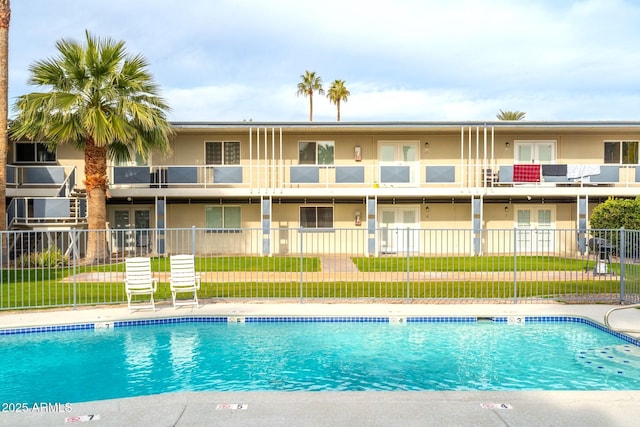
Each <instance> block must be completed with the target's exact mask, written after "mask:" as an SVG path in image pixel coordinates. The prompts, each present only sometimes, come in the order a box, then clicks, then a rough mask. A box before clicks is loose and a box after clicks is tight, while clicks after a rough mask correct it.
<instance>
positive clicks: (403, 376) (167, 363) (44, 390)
mask: <svg viewBox="0 0 640 427" xmlns="http://www.w3.org/2000/svg"><path fill="white" fill-rule="evenodd" d="M271 320H272V321H269V322H267V321H264V319H263V321H256V322H255V323H244V324H232V323H227V322H226V318H224V319H218V320H216V321H214V322H210V321H207V322H204V321H194V320H193V319H192V320H187V319H182V320H180V321H178V322H177V323H171V324H154V325H145V326H122V327H115V328H109V329H95V330H94V329H87V330H74V331H61V332H47V333H26V334H24V333H22V334H19V335H1V336H0V352H1V354H2V368H1V369H0V401H1V402H25V403H29V404H31V403H37V402H61V403H64V402H83V401H90V400H101V399H110V398H120V397H130V396H141V395H149V394H158V393H167V392H175V391H249V390H291V391H296V390H305V391H321V390H333V391H342V390H353V391H359V390H394V391H396V390H397V391H400V390H639V389H640V348H639V347H638V346H637V345H636V344H637V342H634V341H633V340H629V339H626V340H624V339H622V338H621V337H620V336H614V335H612V334H610V333H607V332H604V331H602V330H600V329H598V328H596V327H594V326H593V325H589V324H584V323H580V322H577V321H576V320H575V319H574V320H572V321H569V322H555V321H554V322H532V321H527V322H526V323H525V324H519V325H509V324H507V323H506V321H502V322H493V321H478V322H476V321H475V319H473V320H472V321H468V320H467V321H463V322H459V321H439V322H432V321H429V322H426V321H415V320H414V321H411V319H408V322H406V323H402V324H391V323H389V320H388V319H375V320H374V321H364V322H363V321H358V322H352V321H349V322H335V323H334V322H326V321H322V322H287V323H285V322H282V321H273V320H274V319H271ZM276 320H277V319H276ZM90 326H91V327H93V325H90ZM109 326H112V325H109ZM116 326H118V325H116Z"/></svg>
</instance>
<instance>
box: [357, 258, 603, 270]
mask: <svg viewBox="0 0 640 427" xmlns="http://www.w3.org/2000/svg"><path fill="white" fill-rule="evenodd" d="M352 260H353V262H354V263H355V265H356V266H357V267H358V270H360V271H364V272H393V271H441V272H456V271H460V272H479V271H486V272H500V271H514V269H517V270H518V271H580V270H584V269H585V268H593V267H594V262H593V261H591V262H590V263H588V264H587V263H586V262H585V261H584V260H580V259H572V258H562V257H553V256H519V257H516V258H515V259H514V257H513V256H466V257H464V256H462V257H422V256H418V257H355V258H352Z"/></svg>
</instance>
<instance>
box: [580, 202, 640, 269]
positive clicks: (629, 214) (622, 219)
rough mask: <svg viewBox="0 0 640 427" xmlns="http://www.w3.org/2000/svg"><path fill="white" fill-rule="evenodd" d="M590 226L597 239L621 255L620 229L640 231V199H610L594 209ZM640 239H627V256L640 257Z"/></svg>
mask: <svg viewBox="0 0 640 427" xmlns="http://www.w3.org/2000/svg"><path fill="white" fill-rule="evenodd" d="M589 222H590V225H591V228H592V229H593V230H594V231H593V232H592V234H593V235H594V237H596V238H602V239H605V240H606V241H607V242H609V243H610V244H611V246H612V247H613V252H614V253H616V254H619V253H620V244H619V241H620V233H619V230H620V228H622V227H624V229H625V230H640V197H636V198H635V199H616V198H614V197H610V198H609V199H607V200H606V201H605V202H604V203H600V204H599V205H598V206H596V207H595V208H593V212H592V213H591V217H590V220H589ZM637 240H638V239H637V238H636V239H631V238H629V237H628V238H627V239H626V242H627V243H626V244H625V250H626V255H627V256H629V257H632V258H638V257H640V246H639V243H640V242H638V241H637Z"/></svg>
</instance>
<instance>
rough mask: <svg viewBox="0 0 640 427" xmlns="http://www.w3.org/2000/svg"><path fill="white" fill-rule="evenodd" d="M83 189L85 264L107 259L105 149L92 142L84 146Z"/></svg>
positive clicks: (89, 141) (87, 142)
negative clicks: (85, 236) (86, 222)
mask: <svg viewBox="0 0 640 427" xmlns="http://www.w3.org/2000/svg"><path fill="white" fill-rule="evenodd" d="M84 173H85V181H84V184H85V188H86V190H87V214H88V217H89V218H88V224H89V231H88V233H89V235H88V236H87V254H86V257H85V262H86V263H91V262H93V261H103V260H105V259H107V258H108V255H109V253H108V252H109V251H108V250H107V235H106V228H107V198H106V190H107V149H106V147H99V146H96V145H95V144H94V142H93V140H88V141H86V142H85V146H84Z"/></svg>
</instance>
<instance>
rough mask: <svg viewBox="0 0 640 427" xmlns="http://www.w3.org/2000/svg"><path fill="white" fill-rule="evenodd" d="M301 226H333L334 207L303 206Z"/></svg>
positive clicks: (301, 209)
mask: <svg viewBox="0 0 640 427" xmlns="http://www.w3.org/2000/svg"><path fill="white" fill-rule="evenodd" d="M300 226H301V227H302V228H333V207H319V206H311V207H301V208H300Z"/></svg>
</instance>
